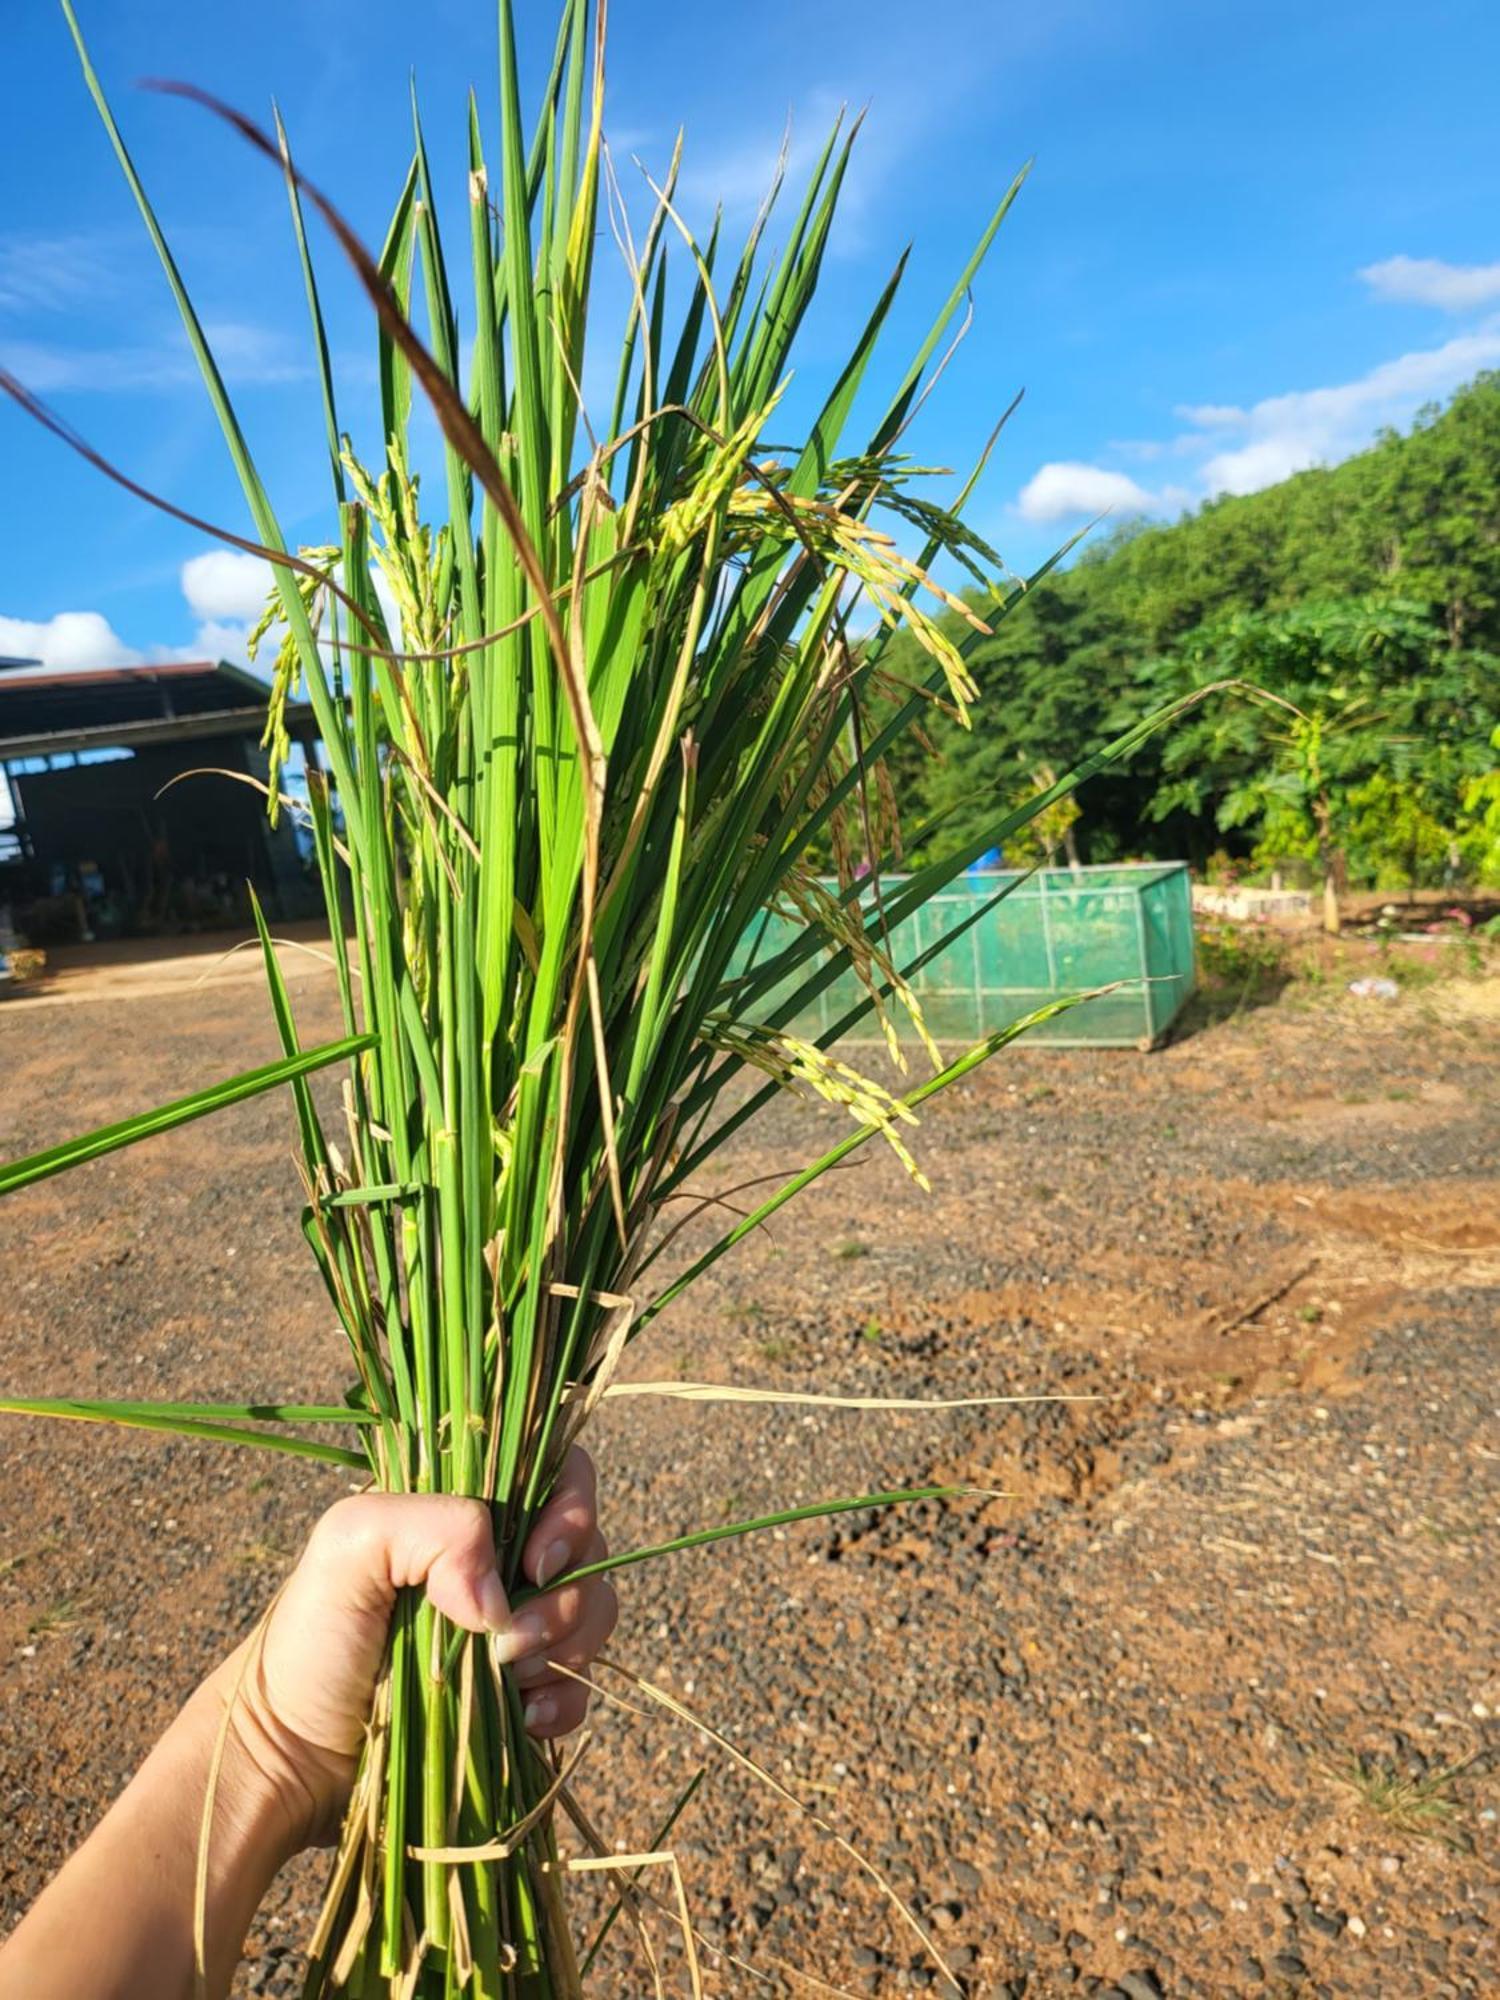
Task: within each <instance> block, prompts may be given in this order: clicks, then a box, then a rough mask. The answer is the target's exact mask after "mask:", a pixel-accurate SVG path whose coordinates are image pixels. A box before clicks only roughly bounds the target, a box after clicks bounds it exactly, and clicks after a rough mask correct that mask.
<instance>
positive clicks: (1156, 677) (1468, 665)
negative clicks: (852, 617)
mask: <svg viewBox="0 0 1500 2000" xmlns="http://www.w3.org/2000/svg"><path fill="white" fill-rule="evenodd" d="M908 650H909V642H907V641H905V640H902V641H899V642H898V643H897V644H896V645H895V646H893V647H892V648H890V649H889V650H888V651H887V655H886V659H887V663H888V665H889V667H890V669H891V671H892V672H893V673H900V672H902V671H906V670H909V669H910V668H912V667H914V666H915V664H916V662H915V658H914V656H913V657H912V658H910V659H908V658H907V657H906V655H907V652H908ZM968 660H969V665H970V667H971V670H972V672H973V674H974V677H975V679H976V681H977V682H978V684H979V686H980V689H981V691H982V694H983V696H984V699H983V701H982V703H981V704H980V705H979V707H978V709H977V711H976V725H975V727H974V729H973V730H972V731H965V730H962V729H960V728H958V727H957V726H955V725H953V724H952V723H950V722H947V721H944V720H942V719H939V720H938V721H937V722H936V724H935V727H934V730H933V732H932V733H933V736H934V740H935V744H936V747H937V749H938V751H939V753H940V755H939V758H938V759H937V760H931V761H924V760H922V759H921V758H920V757H919V756H918V755H916V754H915V753H914V752H912V751H908V752H907V753H906V756H905V760H904V762H903V763H902V765H901V767H900V769H899V770H898V772H897V779H898V785H899V790H900V793H901V798H902V803H903V806H904V808H905V811H906V813H907V816H908V819H909V821H922V820H925V819H927V818H928V817H929V816H931V815H934V814H941V815H942V816H943V817H942V833H941V836H940V837H941V838H942V840H944V841H945V842H946V841H948V840H950V839H951V840H953V841H955V842H957V841H958V840H961V839H962V838H964V837H965V836H966V835H969V834H971V833H972V832H973V831H974V830H975V829H976V828H978V827H979V826H981V825H982V824H983V823H984V821H985V820H987V819H989V818H991V817H992V816H993V811H994V805H995V802H996V799H997V797H1001V798H1005V799H1016V798H1020V797H1023V796H1025V795H1027V794H1028V793H1029V792H1031V791H1034V790H1035V789H1036V786H1037V784H1038V782H1040V774H1041V773H1042V772H1043V771H1044V770H1045V769H1046V768H1047V767H1049V766H1051V765H1053V764H1061V765H1062V766H1064V767H1066V766H1067V765H1069V764H1072V763H1075V762H1076V761H1078V760H1079V759H1081V758H1083V757H1085V756H1087V755H1089V754H1090V753H1091V752H1092V751H1094V750H1096V749H1097V748H1099V747H1100V746H1101V745H1102V744H1103V743H1104V742H1105V741H1107V740H1108V738H1109V737H1110V736H1111V734H1113V733H1117V731H1118V726H1119V723H1120V720H1121V717H1122V716H1123V715H1124V714H1126V713H1127V712H1131V711H1134V712H1138V710H1139V705H1140V704H1141V702H1142V699H1143V697H1145V698H1146V699H1148V700H1150V701H1151V702H1160V701H1165V700H1169V699H1172V698H1174V697H1177V696H1180V695H1182V694H1184V693H1187V692H1189V691H1190V690H1192V689H1193V688H1196V687H1201V686H1203V685H1205V684H1206V683H1208V682H1210V681H1217V680H1222V679H1225V678H1231V677H1235V678H1243V679H1245V680H1249V681H1253V682H1255V683H1256V684H1257V685H1259V686H1260V687H1263V688H1265V689H1266V690H1267V691H1268V693H1270V694H1271V695H1273V696H1275V697H1277V698H1278V699H1279V700H1280V701H1281V702H1285V703H1290V704H1292V705H1294V706H1295V707H1296V708H1297V709H1299V710H1301V711H1302V714H1303V716H1304V717H1305V718H1306V720H1305V721H1302V722H1299V721H1298V720H1297V718H1296V717H1294V716H1292V715H1291V714H1289V713H1288V712H1287V710H1286V709H1280V710H1278V709H1276V708H1275V707H1274V706H1259V705H1256V704H1251V703H1247V702H1245V701H1243V700H1241V699H1239V698H1236V697H1226V696H1215V697H1211V698H1210V699H1209V700H1208V701H1206V702H1205V704H1204V706H1203V708H1202V709H1200V710H1198V711H1196V713H1195V714H1194V715H1193V716H1191V717H1190V718H1189V719H1188V720H1187V721H1185V722H1182V723H1179V724H1178V725H1177V727H1176V729H1175V730H1173V731H1171V732H1168V733H1167V734H1165V735H1163V736H1161V737H1159V738H1157V739H1154V740H1153V741H1152V742H1151V743H1149V744H1147V745H1146V746H1145V747H1144V748H1143V749H1142V750H1141V751H1140V752H1139V753H1138V754H1137V756H1136V757H1135V759H1134V760H1133V762H1132V764H1131V766H1130V768H1129V769H1128V770H1126V771H1121V772H1117V773H1115V774H1112V775H1109V776H1106V777H1103V778H1101V779H1100V780H1098V781H1097V782H1096V783H1095V784H1093V785H1092V786H1091V787H1090V788H1089V789H1088V791H1087V792H1086V793H1085V794H1084V796H1083V798H1082V800H1081V804H1082V808H1083V816H1082V819H1081V821H1080V823H1079V825H1078V827H1077V828H1076V839H1077V842H1078V845H1079V847H1080V848H1081V850H1082V851H1083V853H1084V854H1085V855H1086V857H1087V858H1088V859H1090V860H1094V861H1106V860H1111V859H1114V858H1117V857H1119V856H1122V855H1156V856H1167V855H1175V854H1186V855H1187V856H1188V857H1189V858H1190V859H1192V860H1195V861H1197V862H1200V863H1201V862H1203V861H1204V860H1205V859H1206V858H1207V857H1208V855H1209V854H1210V853H1212V852H1213V851H1214V850H1215V849H1218V848H1221V847H1223V848H1228V849H1229V851H1230V852H1231V853H1233V854H1237V855H1239V856H1241V857H1244V858H1247V859H1249V860H1252V861H1254V862H1259V863H1269V862H1273V861H1278V860H1297V859H1301V858H1309V859H1310V858H1312V856H1313V855H1314V853H1315V851H1316V846H1317V834H1316V828H1315V826H1314V823H1313V815H1312V813H1311V811H1310V806H1309V801H1310V793H1309V790H1308V775H1309V773H1308V767H1307V757H1308V753H1309V750H1310V749H1311V750H1313V752H1314V754H1315V757H1316V761H1317V770H1318V775H1319V778H1320V780H1321V782H1322V784H1323V785H1324V786H1325V787H1326V789H1327V792H1328V796H1329V800H1330V803H1331V808H1332V813H1333V822H1334V824H1333V826H1332V829H1331V831H1332V837H1333V839H1334V841H1335V842H1336V844H1337V846H1338V847H1339V848H1340V850H1341V851H1342V854H1343V857H1344V860H1345V863H1346V865H1347V870H1348V874H1349V877H1350V879H1351V880H1352V881H1354V882H1356V883H1366V884H1370V885H1372V886H1379V887H1396V886H1400V885H1403V884H1405V883H1407V882H1432V881H1440V880H1444V879H1449V878H1452V877H1454V876H1460V877H1463V878H1465V879H1468V880H1471V881H1479V882H1485V883H1494V882H1500V772H1497V769H1496V765H1497V761H1500V760H1497V735H1500V375H1495V374H1489V375H1483V376H1480V377H1479V378H1478V379H1477V380H1476V381H1475V382H1474V383H1472V384H1471V385H1470V386H1469V387H1468V388H1467V389H1465V390H1463V391H1461V392H1460V393H1459V394H1458V395H1457V396H1455V397H1454V399H1453V400H1452V402H1451V403H1450V404H1449V405H1448V406H1447V407H1446V408H1444V409H1441V410H1439V409H1436V408H1434V409H1429V410H1426V411H1424V412H1423V413H1422V414H1421V415H1420V416H1419V417H1418V418H1417V420H1416V422H1415V424H1414V426H1413V428H1412V430H1411V431H1410V432H1409V433H1407V434H1405V435H1399V434H1397V433H1394V432H1390V433H1387V434H1385V435H1383V436H1382V437H1381V438H1380V439H1379V440H1378V441H1377V442H1376V444H1375V445H1374V446H1373V447H1372V448H1371V449H1370V450H1368V451H1366V452H1363V453H1361V454H1359V455H1358V456H1357V457H1355V458H1352V459H1349V460H1347V461H1345V463H1343V464H1342V465H1339V466H1336V467H1333V468H1331V469H1320V470H1315V471H1310V472H1304V473H1300V474H1298V475H1297V476H1295V477H1294V478H1292V479H1289V480H1286V481H1284V482H1283V483H1282V484H1281V485H1279V486H1275V487H1271V488H1268V489H1267V490H1265V491H1263V492H1260V493H1256V494H1251V495H1247V496H1242V497H1234V498H1225V499H1220V500H1215V501H1211V502H1210V503H1209V504H1207V505H1206V506H1204V507H1203V508H1202V509H1201V510H1200V511H1199V512H1197V513H1196V514H1193V515H1190V516H1187V517H1185V518H1184V519H1182V520H1180V521H1178V522H1176V523H1175V524H1173V525H1171V526H1146V525H1143V524H1141V523H1139V522H1137V523H1127V524H1124V525H1122V526H1120V527H1119V528H1117V529H1115V530H1114V531H1113V532H1112V533H1111V534H1109V535H1108V536H1106V537H1105V538H1103V539H1102V540H1100V541H1098V542H1097V543H1095V544H1094V545H1093V546H1091V547H1089V548H1087V549H1085V551H1084V553H1083V554H1082V555H1081V556H1080V557H1079V558H1078V560H1077V561H1076V562H1074V563H1073V564H1072V566H1071V567H1069V568H1067V569H1063V570H1059V571H1056V572H1054V573H1053V574H1052V575H1051V576H1049V577H1048V578H1046V579H1045V580H1044V581H1043V582H1042V583H1040V584H1039V585H1037V586H1036V587H1035V588H1034V589H1033V591H1032V592H1031V593H1030V597H1029V601H1028V603H1027V604H1026V606H1025V607H1024V608H1023V609H1022V610H1021V611H1019V612H1018V613H1017V614H1016V615H1014V616H1012V617H1010V618H1009V619H1007V620H1006V621H1005V623H1004V625H1003V626H1002V627H1000V629H998V630H997V631H996V632H995V634H994V635H993V637H991V638H988V639H985V640H983V641H982V642H980V643H979V644H978V645H977V646H976V647H974V648H973V649H972V651H970V653H969V655H968Z"/></svg>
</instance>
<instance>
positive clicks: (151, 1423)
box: [0, 1396, 370, 1472]
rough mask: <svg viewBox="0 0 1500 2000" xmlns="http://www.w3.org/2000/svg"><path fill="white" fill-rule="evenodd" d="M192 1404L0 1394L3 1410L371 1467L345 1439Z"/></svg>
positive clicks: (250, 1411) (321, 1417) (344, 1417)
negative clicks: (292, 1433)
mask: <svg viewBox="0 0 1500 2000" xmlns="http://www.w3.org/2000/svg"><path fill="white" fill-rule="evenodd" d="M195 1407H197V1406H195V1405H193V1404H170V1403H162V1404H156V1403H108V1402H75V1401H73V1400H72V1399H71V1398H68V1397H58V1396H39V1397H20V1396H0V1413H3V1414H5V1415H7V1416H12V1417H60V1418H62V1419H63V1420H64V1421H66V1422H69V1423H80V1424H118V1425H120V1426H121V1427H122V1428H123V1429H125V1430H137V1431H165V1432H166V1433H167V1434H168V1435H170V1436H172V1437H182V1438H197V1439H202V1440H203V1441H204V1442H206V1443H209V1444H243V1445H249V1446H250V1447H251V1449H252V1450H255V1451H279V1452H282V1453H285V1454H286V1455H288V1456H290V1457H293V1458H313V1459H318V1460H320V1461H321V1462H322V1463H323V1464H324V1465H344V1466H351V1467H353V1468H354V1469H355V1470H357V1471H361V1472H364V1471H368V1470H369V1465H370V1461H369V1458H368V1457H367V1456H366V1454H365V1453H364V1452H362V1451H350V1450H349V1449H348V1448H347V1447H346V1446H344V1445H337V1444H322V1443H320V1442H319V1441H318V1440H317V1439H315V1438H297V1437H284V1436H282V1434H281V1433H280V1432H279V1431H257V1430H249V1429H247V1428H246V1427H245V1426H244V1425H242V1424H230V1423H219V1422H216V1421H214V1420H212V1419H208V1418H204V1417H197V1416H190V1415H185V1414H184V1412H185V1411H189V1410H192V1409H194V1408H195ZM210 1407H211V1406H210ZM237 1413H243V1414H244V1415H247V1416H255V1415H257V1414H258V1411H257V1410H256V1409H255V1408H254V1407H253V1406H250V1405H245V1406H243V1410H242V1412H237ZM277 1420H278V1421H297V1422H304V1423H306V1422H317V1423H323V1422H338V1423H348V1422H350V1421H351V1420H352V1413H351V1412H350V1411H348V1410H342V1411H339V1412H338V1413H337V1415H336V1416H329V1415H325V1413H323V1412H321V1411H319V1412H318V1413H317V1414H316V1415H315V1416H305V1417H299V1418H297V1419H295V1420H293V1419H286V1418H278V1419H277Z"/></svg>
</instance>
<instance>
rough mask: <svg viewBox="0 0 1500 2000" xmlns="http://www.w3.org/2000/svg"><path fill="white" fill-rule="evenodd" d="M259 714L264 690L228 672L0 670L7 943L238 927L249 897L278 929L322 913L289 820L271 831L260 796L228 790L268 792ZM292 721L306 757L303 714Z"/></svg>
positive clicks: (1, 865) (308, 739) (204, 668)
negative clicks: (11, 937)
mask: <svg viewBox="0 0 1500 2000" xmlns="http://www.w3.org/2000/svg"><path fill="white" fill-rule="evenodd" d="M265 709H266V689H265V684H264V682H262V681H260V680H258V679H257V678H256V677H255V676H254V675H253V674H250V673H247V672H245V671H244V670H243V669H242V668H239V667H234V666H231V665H229V664H228V663H227V662H225V661H222V660H219V661H214V660H191V661H171V662H164V663H157V664H153V665H149V666H126V667H101V668H95V669H89V670H85V671H66V672H65V671H61V670H58V669H54V668H48V667H42V666H38V665H36V664H35V663H27V662H20V663H14V662H6V663H4V664H3V665H0V772H3V775H4V789H3V791H0V904H9V905H10V907H11V910H12V913H13V919H14V921H15V923H16V925H17V927H18V928H19V929H21V930H22V931H24V932H26V933H28V934H30V935H31V936H32V937H33V938H34V939H35V940H36V941H37V942H48V941H52V940H61V939H65V938H70V937H80V936H89V935H96V936H108V935H114V934H118V933H120V932H123V931H150V930H176V929H198V928H206V927H208V926H211V925H214V924H217V923H230V922H237V921H240V920H242V919H243V917H244V916H245V914H246V903H247V898H246V893H245V885H246V883H247V882H252V883H254V885H255V888H256V891H257V893H258V894H259V895H260V896H261V897H262V898H263V900H264V901H265V903H266V906H267V908H268V909H270V910H271V911H273V912H274V913H275V914H277V915H279V916H282V917H287V916H295V915H298V914H301V913H302V912H303V911H305V910H311V909H313V908H314V907H316V896H315V894H314V893H313V892H312V888H311V885H310V884H309V882H308V879H307V872H306V869H305V866H304V861H303V856H302V854H301V852H300V851H299V847H298V842H297V837H296V834H295V831H294V830H293V828H292V825H291V824H290V819H289V817H288V816H283V819H282V824H281V826H280V827H279V828H277V829H272V828H271V827H270V825H269V824H268V822H267V818H266V811H265V799H264V796H263V794H262V792H261V790H259V789H258V788H257V787H256V786H254V785H252V784H247V783H238V782H235V780H236V779H248V778H254V779H260V780H262V781H263V780H264V778H265V773H266V761H265V755H264V752H263V751H262V750H261V749H260V747H259V740H260V735H261V731H262V729H263V727H264V723H265ZM289 720H290V722H291V724H292V728H293V734H294V735H297V736H299V737H300V738H301V740H302V741H303V742H304V744H305V745H306V746H307V747H308V749H309V753H310V751H311V744H312V734H311V728H310V718H309V715H308V712H307V711H306V710H294V711H293V712H292V714H291V716H290V717H289ZM192 773H217V774H221V775H189V774H192ZM7 805H8V811H7ZM7 821H8V824H7Z"/></svg>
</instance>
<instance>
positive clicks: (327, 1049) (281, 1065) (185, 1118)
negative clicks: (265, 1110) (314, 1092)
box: [0, 1035, 375, 1195]
mask: <svg viewBox="0 0 1500 2000" xmlns="http://www.w3.org/2000/svg"><path fill="white" fill-rule="evenodd" d="M374 1041H375V1037H374V1036H373V1035H348V1036H346V1037H345V1038H344V1039H343V1040H342V1041H338V1042H324V1043H323V1044H322V1046H321V1047H319V1048H316V1049H308V1050H307V1051H306V1052H305V1053H304V1054H302V1055H299V1056H290V1057H286V1058H284V1059H283V1060H282V1061H280V1062H273V1063H265V1064H263V1065H262V1066H261V1067H260V1068H259V1069H249V1070H245V1071H244V1072H243V1073H242V1074H241V1075H239V1076H232V1077H229V1078H227V1079H226V1080H225V1081H224V1082H223V1083H215V1084H210V1085H209V1087H208V1089H207V1090H197V1091H194V1092H193V1094H192V1096H191V1097H179V1098H177V1099H176V1100H175V1101H174V1102H173V1103H171V1104H163V1105H160V1106H158V1108H157V1109H156V1110H155V1111H142V1112H140V1113H139V1114H138V1115H137V1116H136V1117H134V1118H122V1119H121V1120H120V1121H119V1122H118V1123H117V1124H114V1125H101V1126H100V1127H99V1129H98V1130H97V1131H96V1132H86V1133H84V1134H83V1135H82V1136H81V1137H80V1138H77V1139H67V1140H64V1142H63V1143H62V1144H61V1145H60V1146H49V1147H48V1148H47V1149H46V1151H45V1152H41V1153H28V1154H27V1155H26V1157H25V1158H24V1159H20V1160H12V1161H11V1162H10V1163H9V1165H7V1166H0V1195H5V1194H13V1193H14V1192H15V1190H16V1189H17V1188H23V1187H29V1186H30V1184H31V1183H32V1182H33V1181H42V1180H46V1179H47V1178H48V1176H49V1175H51V1174H61V1173H65V1172H66V1171H67V1170H68V1168H69V1167H80V1166H82V1165H83V1163H84V1162H85V1161H86V1160H97V1159H98V1158H99V1157H100V1155H101V1154H104V1153H114V1152H118V1151H119V1149H120V1148H121V1147H122V1146H133V1145H135V1144H136V1143H137V1141H139V1140H141V1139H153V1138H155V1136H156V1134H157V1133H158V1132H170V1131H172V1130H173V1129H174V1128H175V1127H176V1126H178V1125H187V1124H190V1123H191V1122H192V1120H193V1119H195V1118H206V1117H207V1116H208V1115H209V1113H210V1112H213V1111H223V1110H226V1109H227V1108H228V1107H229V1106H230V1105H231V1104H243V1103H244V1101H245V1099H246V1098H247V1097H258V1096H259V1095H260V1093H261V1092H262V1091H263V1090H275V1089H276V1088H277V1086H278V1085H279V1084H283V1083H293V1082H295V1081H296V1080H297V1078H299V1077H303V1076H308V1075H310V1074H311V1073H312V1072H313V1071H314V1070H318V1069H327V1068H328V1066H329V1065H330V1064H331V1063H336V1062H343V1061H344V1060H345V1059H346V1058H347V1057H349V1056H354V1055H358V1054H359V1053H360V1051H361V1050H363V1049H368V1048H370V1047H372V1046H373V1044H374Z"/></svg>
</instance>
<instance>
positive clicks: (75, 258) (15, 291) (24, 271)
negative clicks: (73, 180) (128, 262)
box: [0, 234, 118, 312]
mask: <svg viewBox="0 0 1500 2000" xmlns="http://www.w3.org/2000/svg"><path fill="white" fill-rule="evenodd" d="M111 261H112V245H111V243H110V241H109V239H107V238H105V237H103V236H91V235H86V234H79V235H75V236H3V237H0V312H61V311H63V310H64V309H66V308H68V307H72V306H76V305H80V304H83V303H85V302H87V303H93V302H95V301H97V300H98V299H99V298H100V297H101V296H102V295H105V294H108V293H111V292H114V291H115V290H117V289H118V287H117V284H116V280H115V276H114V273H113V272H112V270H111V269H110V268H109V266H110V263H111Z"/></svg>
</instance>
